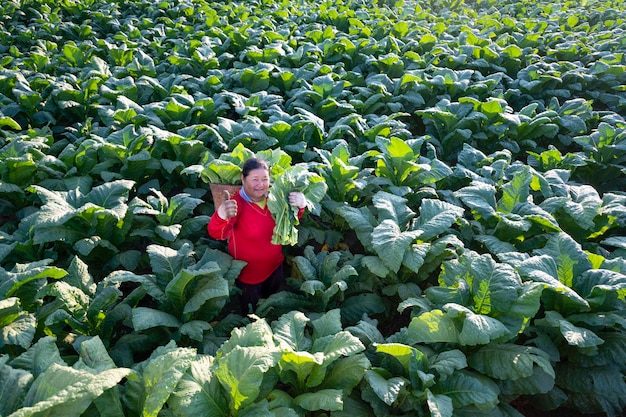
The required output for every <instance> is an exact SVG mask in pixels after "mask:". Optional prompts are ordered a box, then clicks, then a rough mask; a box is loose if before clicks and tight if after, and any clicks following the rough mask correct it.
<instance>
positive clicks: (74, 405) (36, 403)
mask: <svg viewBox="0 0 626 417" xmlns="http://www.w3.org/2000/svg"><path fill="white" fill-rule="evenodd" d="M129 372H130V370H129V369H124V368H115V369H109V370H105V371H102V372H99V373H97V374H93V373H91V372H87V371H81V370H76V369H72V368H70V367H67V366H62V365H58V364H52V365H51V366H50V367H49V368H48V369H47V370H46V371H44V373H42V374H41V375H40V376H38V377H37V378H36V379H35V381H34V382H33V385H32V386H31V387H30V389H29V391H28V394H27V395H26V397H25V398H24V407H22V408H20V409H19V410H17V411H16V412H15V413H13V414H12V416H13V417H27V416H33V415H36V414H38V413H42V414H48V415H51V414H55V415H65V416H68V417H69V416H76V417H78V416H80V415H81V414H82V413H83V411H85V410H86V409H87V407H89V405H90V404H91V403H92V401H93V400H94V399H95V398H97V397H99V396H100V395H102V393H103V392H104V391H106V390H107V389H109V388H112V387H114V386H115V385H117V384H118V383H119V382H120V381H121V380H122V378H124V377H125V376H126V375H128V373H129Z"/></svg>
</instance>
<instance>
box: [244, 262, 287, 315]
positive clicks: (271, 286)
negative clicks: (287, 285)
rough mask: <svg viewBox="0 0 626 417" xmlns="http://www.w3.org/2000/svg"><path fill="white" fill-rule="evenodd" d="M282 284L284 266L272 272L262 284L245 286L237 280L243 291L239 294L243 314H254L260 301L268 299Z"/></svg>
mask: <svg viewBox="0 0 626 417" xmlns="http://www.w3.org/2000/svg"><path fill="white" fill-rule="evenodd" d="M282 282H283V266H282V264H281V265H280V266H279V267H278V268H276V270H275V271H274V272H272V275H270V276H269V277H268V278H267V279H266V280H265V281H263V282H262V283H260V284H244V283H243V282H240V281H239V280H237V281H236V282H235V283H236V285H237V287H238V288H239V289H240V290H241V294H239V306H240V308H241V312H242V314H244V315H246V314H248V313H254V311H255V310H256V306H257V304H258V303H259V300H260V299H261V298H267V297H269V296H270V295H272V294H274V293H275V292H277V291H278V289H279V288H280V285H281V284H282Z"/></svg>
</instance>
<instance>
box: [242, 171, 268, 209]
mask: <svg viewBox="0 0 626 417" xmlns="http://www.w3.org/2000/svg"><path fill="white" fill-rule="evenodd" d="M241 183H242V185H243V190H244V191H245V192H246V194H247V195H248V197H250V198H251V199H252V200H253V201H261V200H263V199H264V198H265V196H266V195H267V191H268V190H269V188H270V173H269V171H268V170H267V169H265V168H256V169H252V170H250V172H249V173H248V175H247V176H245V177H244V176H243V175H242V176H241Z"/></svg>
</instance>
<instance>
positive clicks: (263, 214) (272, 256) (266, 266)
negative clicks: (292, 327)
mask: <svg viewBox="0 0 626 417" xmlns="http://www.w3.org/2000/svg"><path fill="white" fill-rule="evenodd" d="M231 198H232V199H233V200H235V201H237V215H236V216H235V217H233V218H231V219H228V220H224V219H222V218H221V217H220V216H218V214H217V210H216V211H215V213H213V215H212V216H211V220H210V221H209V224H208V226H207V229H208V232H209V236H211V237H212V238H214V239H218V240H225V239H227V240H228V252H229V253H230V255H231V256H232V257H233V258H235V259H238V260H242V261H246V262H247V263H248V264H247V265H246V266H245V267H244V268H243V269H242V271H241V273H240V274H239V277H238V278H237V279H239V280H240V281H241V282H243V283H244V284H260V283H261V282H263V281H265V280H266V279H267V278H268V277H269V276H270V275H271V274H272V272H274V271H275V270H276V268H278V267H279V266H280V264H282V262H283V260H284V256H283V251H282V245H275V244H273V243H272V233H273V231H274V226H275V225H276V222H275V221H274V219H273V218H272V214H271V213H270V211H269V209H268V208H267V204H266V205H265V207H264V208H261V207H260V206H259V205H258V204H256V203H251V202H248V201H246V200H244V199H243V197H241V195H240V194H239V192H237V193H236V194H235V195H233V196H232V197H231ZM303 213H304V209H301V210H300V212H299V213H298V215H299V216H301V215H302V214H303Z"/></svg>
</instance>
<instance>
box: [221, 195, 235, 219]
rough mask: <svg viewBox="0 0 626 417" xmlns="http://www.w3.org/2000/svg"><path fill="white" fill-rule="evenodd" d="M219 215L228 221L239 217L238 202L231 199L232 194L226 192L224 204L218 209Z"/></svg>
mask: <svg viewBox="0 0 626 417" xmlns="http://www.w3.org/2000/svg"><path fill="white" fill-rule="evenodd" d="M217 215H218V216H220V217H221V218H222V219H223V220H228V219H231V218H233V217H235V216H236V215H237V201H235V200H231V199H230V193H229V192H228V191H227V190H224V202H223V203H222V204H220V206H219V207H218V208H217Z"/></svg>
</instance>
